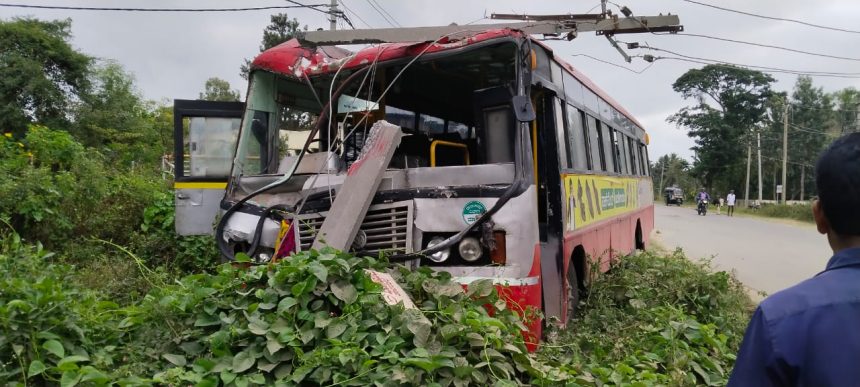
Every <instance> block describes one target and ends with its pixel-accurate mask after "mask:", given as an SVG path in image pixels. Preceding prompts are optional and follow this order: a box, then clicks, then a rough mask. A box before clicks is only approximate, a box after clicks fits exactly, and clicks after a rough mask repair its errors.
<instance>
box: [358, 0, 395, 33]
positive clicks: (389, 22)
mask: <svg viewBox="0 0 860 387" xmlns="http://www.w3.org/2000/svg"><path fill="white" fill-rule="evenodd" d="M365 1H366V2H367V4H368V5H370V7H371V8H373V9H374V10H375V11H376V13H378V14H379V16H382V19H383V20H385V22H386V23H388V24H389V25H390V26H392V27H397V26H395V25H394V23H393V22H392V21H391V20H388V17H386V16H385V14H384V13H382V11H380V10H379V8H376V6H375V5H373V3H371V2H370V0H365Z"/></svg>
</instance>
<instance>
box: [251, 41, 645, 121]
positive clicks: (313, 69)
mask: <svg viewBox="0 0 860 387" xmlns="http://www.w3.org/2000/svg"><path fill="white" fill-rule="evenodd" d="M524 36H525V35H524V34H523V33H522V32H520V31H517V30H511V29H494V30H485V31H482V32H479V33H474V34H470V35H466V36H464V37H462V38H459V39H453V38H449V37H442V38H441V39H439V40H438V41H436V42H420V43H383V44H377V45H372V46H369V47H367V48H364V49H362V50H359V51H358V52H355V53H353V52H351V51H348V50H345V49H342V48H339V47H336V46H318V47H305V46H302V45H301V43H300V42H299V41H298V40H297V39H292V40H289V41H287V42H284V43H281V44H279V45H277V46H275V47H272V48H270V49H268V50H266V51H263V52H262V53H261V54H260V55H258V56H257V57H256V58H254V61H253V62H252V63H251V68H252V69H255V70H257V69H258V70H265V71H269V72H273V73H278V74H282V75H286V76H289V77H293V78H298V79H302V78H304V77H305V76H313V75H320V74H326V73H334V72H336V71H338V69H352V68H357V67H361V66H364V65H367V64H369V63H372V62H374V61H376V62H377V63H381V62H386V61H391V60H397V59H402V58H409V57H414V56H416V55H418V54H419V53H421V52H425V53H434V52H442V51H447V50H454V49H458V48H462V47H465V46H469V45H472V44H476V43H479V42H484V41H488V40H492V39H502V38H506V37H510V38H518V37H524ZM535 42H536V43H538V45H540V46H541V47H542V48H543V49H545V50H546V51H547V52H548V53H550V54H552V58H553V60H555V61H556V62H557V63H558V64H559V65H560V66H561V67H562V68H563V69H565V70H566V71H568V72H569V73H570V74H571V75H573V76H574V77H575V78H576V79H578V80H579V81H580V82H582V84H583V85H584V86H585V87H587V88H588V89H590V90H591V91H592V92H594V93H595V94H597V95H598V96H599V97H600V98H602V99H603V100H605V101H606V102H607V103H608V104H609V105H611V106H612V107H614V108H615V109H616V110H618V111H619V112H620V113H621V114H623V115H624V116H626V117H627V118H628V119H630V120H631V121H633V123H635V124H636V125H637V126H639V128H642V129H643V130H644V128H643V126H642V124H641V123H639V121H637V120H636V118H635V117H633V115H632V114H630V112H628V111H627V109H624V107H622V106H621V105H620V104H619V103H618V102H616V101H615V100H614V99H613V98H612V97H610V96H609V94H607V93H606V92H605V91H603V89H601V88H600V87H598V86H597V85H596V84H595V83H594V82H592V81H591V80H590V79H588V77H586V76H585V75H584V74H583V73H581V72H579V71H578V70H577V69H575V68H574V67H573V66H571V65H570V64H569V63H567V62H566V61H564V60H562V59H560V58H558V56H556V55H555V54H554V53H553V50H552V49H551V48H550V47H549V46H547V45H546V44H543V43H541V42H539V41H535ZM428 46H429V47H428ZM425 50H426V51H425Z"/></svg>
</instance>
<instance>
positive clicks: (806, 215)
mask: <svg viewBox="0 0 860 387" xmlns="http://www.w3.org/2000/svg"><path fill="white" fill-rule="evenodd" d="M755 213H756V214H759V215H762V216H769V217H772V218H786V219H794V220H799V221H802V222H813V221H814V219H813V218H812V204H811V203H806V204H768V205H764V206H762V207H761V209H759V210H758V211H756V212H755Z"/></svg>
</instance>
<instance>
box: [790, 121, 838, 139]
mask: <svg viewBox="0 0 860 387" xmlns="http://www.w3.org/2000/svg"><path fill="white" fill-rule="evenodd" d="M788 126H790V127H791V128H792V129H794V130H797V131H801V132H806V133H815V134H823V135H826V136H830V137H832V136H833V135H832V134H830V133H827V132H822V131H820V130H816V129H810V128H805V127H803V126H800V125H795V124H792V123H789V124H788Z"/></svg>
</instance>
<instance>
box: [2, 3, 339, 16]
mask: <svg viewBox="0 0 860 387" xmlns="http://www.w3.org/2000/svg"><path fill="white" fill-rule="evenodd" d="M295 4H298V5H277V6H263V7H244V8H119V7H72V6H59V5H32V4H8V3H0V7H8V8H28V9H50V10H64V11H121V12H242V11H262V10H272V9H294V8H307V9H312V10H315V11H318V12H322V13H325V14H329V12H328V11H324V10H321V9H318V8H314V7H322V6H325V4H301V3H295Z"/></svg>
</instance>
